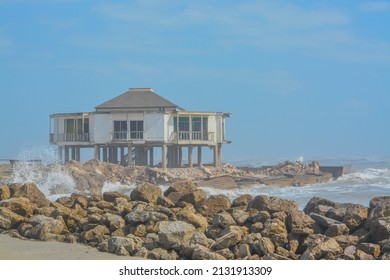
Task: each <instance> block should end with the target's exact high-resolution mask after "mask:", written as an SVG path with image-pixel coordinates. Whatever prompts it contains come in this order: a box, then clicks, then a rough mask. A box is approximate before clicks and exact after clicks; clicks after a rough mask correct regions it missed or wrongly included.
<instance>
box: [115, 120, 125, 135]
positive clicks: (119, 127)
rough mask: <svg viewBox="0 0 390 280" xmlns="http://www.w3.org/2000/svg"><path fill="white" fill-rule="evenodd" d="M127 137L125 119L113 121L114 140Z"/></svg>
mask: <svg viewBox="0 0 390 280" xmlns="http://www.w3.org/2000/svg"><path fill="white" fill-rule="evenodd" d="M126 139H127V121H114V140H126Z"/></svg>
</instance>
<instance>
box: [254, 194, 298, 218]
mask: <svg viewBox="0 0 390 280" xmlns="http://www.w3.org/2000/svg"><path fill="white" fill-rule="evenodd" d="M248 208H249V209H250V208H255V209H257V210H259V211H267V212H269V213H271V214H272V213H276V212H293V211H297V210H298V204H297V203H296V202H295V201H292V200H287V199H282V198H278V197H273V196H268V195H258V196H256V197H255V198H254V199H253V200H252V201H251V202H250V203H249V205H248Z"/></svg>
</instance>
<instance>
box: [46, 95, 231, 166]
mask: <svg viewBox="0 0 390 280" xmlns="http://www.w3.org/2000/svg"><path fill="white" fill-rule="evenodd" d="M95 109H96V111H95V112H87V113H64V114H52V115H50V143H51V144H54V145H57V147H58V161H59V162H61V163H64V162H65V163H66V162H68V161H69V160H76V161H80V150H81V149H82V148H93V149H94V158H95V159H97V160H100V161H104V162H111V163H119V164H122V165H143V166H154V165H155V149H161V155H162V156H161V163H160V164H159V165H160V166H161V167H163V168H166V167H181V166H183V148H187V150H188V160H187V164H188V167H193V165H194V162H193V149H194V148H196V149H197V164H198V165H201V164H202V157H203V152H202V148H203V147H209V148H211V149H213V159H214V166H217V167H219V166H221V164H222V145H223V144H228V143H230V142H231V141H229V140H226V138H225V135H226V134H225V119H226V118H230V117H231V114H230V113H220V112H192V111H186V110H184V109H182V108H180V107H179V106H177V105H175V104H173V103H172V102H170V101H168V100H166V99H165V98H163V97H161V96H159V95H157V94H156V93H155V92H154V91H153V89H151V88H130V89H129V90H128V91H126V92H125V93H123V94H121V95H119V96H117V97H114V98H113V99H111V100H108V101H107V102H105V103H103V104H100V105H99V106H97V107H96V108H95Z"/></svg>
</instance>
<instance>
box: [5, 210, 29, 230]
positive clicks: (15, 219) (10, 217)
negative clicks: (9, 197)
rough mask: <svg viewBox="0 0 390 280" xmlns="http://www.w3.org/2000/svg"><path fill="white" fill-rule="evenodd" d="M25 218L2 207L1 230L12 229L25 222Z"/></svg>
mask: <svg viewBox="0 0 390 280" xmlns="http://www.w3.org/2000/svg"><path fill="white" fill-rule="evenodd" d="M24 219H25V218H24V217H22V216H20V215H18V214H16V213H14V212H13V211H11V210H9V209H8V208H4V207H0V228H1V229H12V228H16V227H17V226H19V224H20V223H22V222H23V221H24Z"/></svg>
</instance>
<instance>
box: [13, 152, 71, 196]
mask: <svg viewBox="0 0 390 280" xmlns="http://www.w3.org/2000/svg"><path fill="white" fill-rule="evenodd" d="M54 154H55V153H54V150H53V149H51V148H47V147H38V148H32V149H30V150H25V151H22V152H21V153H20V154H19V155H18V157H17V159H18V161H17V162H16V163H15V165H14V168H13V173H12V176H11V178H10V183H22V184H23V183H27V182H33V183H35V184H36V185H37V187H38V188H39V189H40V190H41V191H42V192H43V193H44V194H45V195H46V196H49V195H53V194H70V193H72V192H73V191H74V189H75V186H76V184H75V182H74V180H73V178H72V176H70V174H69V173H68V172H67V171H66V170H64V169H63V167H62V166H60V165H53V164H52V163H53V162H55V156H54Z"/></svg>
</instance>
